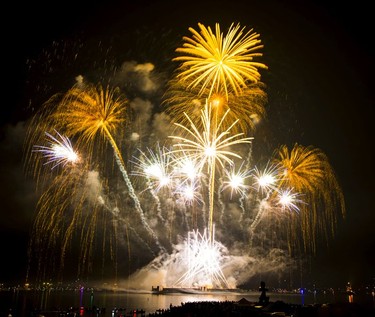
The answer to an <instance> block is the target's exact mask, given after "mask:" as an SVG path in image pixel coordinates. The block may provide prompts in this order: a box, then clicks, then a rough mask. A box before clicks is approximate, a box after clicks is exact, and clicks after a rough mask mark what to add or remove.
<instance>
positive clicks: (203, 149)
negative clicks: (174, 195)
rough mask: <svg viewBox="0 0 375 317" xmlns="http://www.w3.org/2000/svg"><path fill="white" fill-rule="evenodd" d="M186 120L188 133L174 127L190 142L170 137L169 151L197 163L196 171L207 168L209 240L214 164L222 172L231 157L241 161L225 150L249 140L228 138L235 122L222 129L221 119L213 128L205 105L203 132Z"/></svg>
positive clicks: (183, 129) (249, 140) (239, 134)
mask: <svg viewBox="0 0 375 317" xmlns="http://www.w3.org/2000/svg"><path fill="white" fill-rule="evenodd" d="M228 112H229V110H228ZM228 112H227V113H228ZM186 117H187V119H188V121H189V122H190V129H189V128H188V127H185V126H183V125H181V124H178V123H175V125H176V126H178V127H179V128H181V129H182V131H183V132H185V133H186V134H187V135H188V136H189V137H191V139H189V138H185V137H183V136H176V135H175V136H170V138H172V139H175V140H178V141H179V142H178V143H177V144H174V146H175V147H177V149H176V150H173V151H171V153H180V152H184V153H186V154H187V155H190V156H191V157H192V159H193V160H197V161H199V162H200V163H199V164H200V170H202V169H203V168H204V167H205V166H206V165H207V172H208V175H209V177H208V186H209V209H210V210H209V220H208V224H209V235H210V236H211V235H212V230H213V208H214V193H215V171H216V164H217V163H219V164H220V166H221V167H222V168H225V163H227V164H229V165H232V164H233V160H232V158H231V157H236V158H239V159H241V156H240V155H239V154H237V153H235V152H232V151H230V150H229V149H228V148H229V147H231V146H233V145H237V144H242V143H250V142H251V140H252V139H253V138H250V137H242V135H243V133H237V134H233V135H231V134H230V130H231V128H232V127H233V126H234V125H235V124H236V123H237V121H238V120H236V121H235V122H233V124H232V125H231V126H230V127H229V128H227V129H222V122H223V120H224V118H225V116H224V117H223V118H222V119H221V120H220V121H219V122H218V123H216V125H215V124H212V119H211V118H212V107H211V105H208V104H206V106H205V108H204V110H202V115H201V121H202V124H203V128H204V129H203V131H202V132H201V131H200V130H199V128H198V127H197V125H196V124H195V123H194V122H193V121H192V120H191V119H190V118H189V116H188V115H187V114H186Z"/></svg>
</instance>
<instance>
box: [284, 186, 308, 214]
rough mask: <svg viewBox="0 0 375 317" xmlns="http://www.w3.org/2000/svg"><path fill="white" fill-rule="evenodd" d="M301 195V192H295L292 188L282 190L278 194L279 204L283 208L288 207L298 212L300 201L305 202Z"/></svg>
mask: <svg viewBox="0 0 375 317" xmlns="http://www.w3.org/2000/svg"><path fill="white" fill-rule="evenodd" d="M299 196H300V194H298V193H293V192H292V189H287V190H281V191H279V194H278V204H279V205H280V206H281V208H282V209H287V210H290V211H295V212H297V213H298V212H299V210H300V209H299V207H298V203H303V201H302V200H301V199H299Z"/></svg>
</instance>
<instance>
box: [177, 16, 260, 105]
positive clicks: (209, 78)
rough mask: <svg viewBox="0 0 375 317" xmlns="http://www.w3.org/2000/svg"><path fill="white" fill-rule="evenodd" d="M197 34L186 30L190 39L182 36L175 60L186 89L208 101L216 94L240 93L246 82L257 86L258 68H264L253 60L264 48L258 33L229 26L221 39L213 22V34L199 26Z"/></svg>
mask: <svg viewBox="0 0 375 317" xmlns="http://www.w3.org/2000/svg"><path fill="white" fill-rule="evenodd" d="M198 26H199V29H200V32H198V31H196V30H195V29H193V28H191V27H190V28H189V30H190V32H191V33H192V34H193V36H192V37H191V38H190V37H187V36H185V37H184V38H183V40H184V41H185V42H184V44H183V46H182V47H179V48H177V49H176V52H178V53H181V54H182V55H181V56H178V57H176V58H174V59H173V60H174V61H177V62H182V63H181V65H180V67H179V69H178V74H177V76H176V77H177V79H178V80H181V81H182V82H183V83H184V85H185V87H187V88H188V89H198V94H199V95H200V96H203V94H204V93H206V91H207V89H208V94H207V95H205V96H204V97H206V98H210V97H211V95H212V94H213V93H215V92H224V93H225V96H226V98H227V99H228V92H229V91H233V93H234V94H235V95H240V94H242V91H243V89H244V88H246V87H247V86H248V84H249V83H256V82H258V81H259V80H260V78H261V75H260V73H259V71H258V69H259V68H263V69H267V66H266V65H264V64H263V63H260V62H257V61H255V58H257V57H260V56H262V55H263V54H262V53H261V52H259V49H261V48H263V45H262V44H261V40H260V39H259V34H258V33H256V32H253V30H252V29H251V30H250V31H248V32H246V33H245V27H242V28H241V26H240V24H237V25H234V24H232V25H231V26H230V27H229V30H228V33H227V34H226V35H225V36H224V35H223V33H222V32H221V30H220V25H219V24H218V23H216V25H215V33H214V32H213V31H212V29H211V28H210V27H206V26H204V25H203V24H201V23H198Z"/></svg>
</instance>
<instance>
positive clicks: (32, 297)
mask: <svg viewBox="0 0 375 317" xmlns="http://www.w3.org/2000/svg"><path fill="white" fill-rule="evenodd" d="M268 296H269V297H270V302H275V301H283V302H284V303H288V304H297V305H311V304H324V303H335V302H348V297H347V295H345V294H341V293H340V294H333V293H320V294H319V293H317V294H313V293H309V294H305V295H301V294H290V293H272V292H268ZM242 298H245V299H247V300H248V301H250V302H257V301H258V298H259V292H240V293H234V292H212V293H207V294H183V293H172V294H159V295H157V294H152V293H151V292H147V291H145V292H137V293H135V292H113V291H90V290H87V291H82V292H81V291H78V290H77V291H62V290H49V291H36V290H29V291H24V290H22V291H21V290H14V291H0V317H2V316H6V317H7V316H10V315H11V316H12V317H16V316H18V317H27V316H38V315H37V314H35V311H38V312H40V313H41V315H44V316H62V314H61V313H59V312H61V311H68V310H69V308H74V309H75V310H76V311H78V315H80V316H101V317H114V316H120V315H122V316H132V314H131V313H130V312H131V311H134V310H143V311H144V316H148V314H149V313H155V312H157V311H158V310H160V309H169V307H170V305H173V306H180V305H181V303H187V302H198V301H239V300H240V299H242ZM354 300H356V298H355V297H354ZM80 307H83V308H84V309H81V310H79V308H80ZM93 308H98V310H94V309H93ZM99 309H100V310H99ZM115 309H117V313H115ZM93 311H95V312H96V313H95V314H94V313H93ZM33 312H34V314H33ZM134 316H135V315H134ZM138 316H141V314H139V315H138Z"/></svg>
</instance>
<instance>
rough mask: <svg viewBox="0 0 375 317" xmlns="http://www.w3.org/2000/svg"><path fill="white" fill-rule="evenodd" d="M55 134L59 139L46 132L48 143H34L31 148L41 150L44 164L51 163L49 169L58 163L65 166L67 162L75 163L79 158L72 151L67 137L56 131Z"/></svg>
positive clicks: (36, 150)
mask: <svg viewBox="0 0 375 317" xmlns="http://www.w3.org/2000/svg"><path fill="white" fill-rule="evenodd" d="M56 134H57V136H58V137H59V139H57V138H55V137H54V136H52V135H51V134H49V133H47V132H46V135H47V137H48V138H49V145H48V146H43V145H34V150H33V151H34V152H41V153H42V154H43V156H44V157H46V158H47V162H46V163H45V164H50V163H52V164H53V165H52V168H51V169H54V168H55V167H57V166H59V165H62V166H65V165H66V164H68V163H75V162H77V161H78V160H79V156H78V154H77V153H76V152H75V151H74V149H73V146H72V143H71V141H70V140H69V138H67V137H65V136H62V135H61V134H60V133H58V132H57V131H56Z"/></svg>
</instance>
